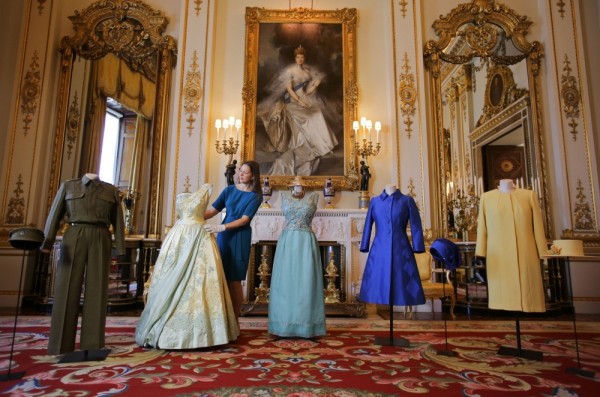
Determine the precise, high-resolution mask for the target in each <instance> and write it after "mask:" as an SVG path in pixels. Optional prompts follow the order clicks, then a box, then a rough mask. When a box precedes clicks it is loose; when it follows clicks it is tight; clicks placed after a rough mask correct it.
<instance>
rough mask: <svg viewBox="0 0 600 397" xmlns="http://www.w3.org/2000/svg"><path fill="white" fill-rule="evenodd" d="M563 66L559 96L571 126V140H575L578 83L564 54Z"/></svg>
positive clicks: (578, 100) (578, 99) (577, 115)
mask: <svg viewBox="0 0 600 397" xmlns="http://www.w3.org/2000/svg"><path fill="white" fill-rule="evenodd" d="M563 64H564V66H563V70H562V76H561V78H560V80H561V97H562V102H563V112H564V114H565V117H566V118H567V119H570V121H569V127H571V131H570V132H571V135H572V136H573V140H574V141H576V140H577V126H578V125H579V124H578V122H577V119H578V118H579V104H580V103H581V95H580V93H579V83H578V82H577V78H575V76H573V75H571V71H572V69H571V62H570V61H569V56H568V55H567V54H565V60H564V63H563Z"/></svg>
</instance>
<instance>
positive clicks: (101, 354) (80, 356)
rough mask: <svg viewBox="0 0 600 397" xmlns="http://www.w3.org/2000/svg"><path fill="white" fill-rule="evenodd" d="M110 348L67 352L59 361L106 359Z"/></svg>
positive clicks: (73, 361)
mask: <svg viewBox="0 0 600 397" xmlns="http://www.w3.org/2000/svg"><path fill="white" fill-rule="evenodd" d="M109 353H110V349H96V350H78V351H74V352H71V353H67V354H65V355H64V356H63V357H62V358H61V359H60V360H58V362H59V363H61V364H62V363H79V362H83V361H104V360H105V359H106V356H108V354H109Z"/></svg>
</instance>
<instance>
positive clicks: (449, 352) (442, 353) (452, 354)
mask: <svg viewBox="0 0 600 397" xmlns="http://www.w3.org/2000/svg"><path fill="white" fill-rule="evenodd" d="M442 269H443V270H444V276H445V277H447V273H446V272H445V270H446V264H445V263H444V262H442ZM442 282H443V283H442V293H443V294H444V298H443V299H444V301H443V303H446V300H447V299H448V297H447V296H446V280H442ZM443 303H442V316H444V340H445V341H446V348H445V349H443V350H437V351H436V353H437V355H438V356H447V357H456V352H455V351H453V350H449V349H448V320H447V319H446V312H445V311H444V305H443ZM432 305H433V303H432Z"/></svg>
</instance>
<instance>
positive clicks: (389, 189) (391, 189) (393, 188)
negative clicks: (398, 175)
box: [385, 184, 398, 194]
mask: <svg viewBox="0 0 600 397" xmlns="http://www.w3.org/2000/svg"><path fill="white" fill-rule="evenodd" d="M396 190H398V188H397V187H396V185H394V184H389V185H385V192H386V193H387V194H392V193H394V192H395V191H396Z"/></svg>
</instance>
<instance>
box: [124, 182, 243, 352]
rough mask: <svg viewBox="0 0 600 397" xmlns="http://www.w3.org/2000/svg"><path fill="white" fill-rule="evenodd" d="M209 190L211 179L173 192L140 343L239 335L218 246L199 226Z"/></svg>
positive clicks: (188, 343) (191, 344)
mask: <svg viewBox="0 0 600 397" xmlns="http://www.w3.org/2000/svg"><path fill="white" fill-rule="evenodd" d="M211 192H212V185H210V184H204V185H203V186H202V187H201V188H200V189H199V190H198V191H197V192H195V193H180V194H178V195H177V200H176V206H177V215H178V219H177V222H176V223H175V225H173V227H172V228H171V230H170V231H169V233H168V234H167V236H166V237H165V240H164V242H163V244H162V246H161V249H160V254H159V255H158V258H157V260H156V264H155V265H154V271H153V272H152V276H151V281H150V288H149V292H148V301H147V303H146V306H145V307H144V311H143V312H142V314H141V316H140V320H139V321H138V325H137V328H136V331H135V341H136V343H137V344H138V345H140V346H144V347H154V348H160V349H194V348H200V347H208V346H214V345H222V344H226V343H228V342H230V341H233V340H235V339H236V338H237V337H238V335H239V328H238V325H237V319H236V316H235V313H234V311H233V306H232V304H231V298H230V296H229V291H228V288H227V281H226V280H225V273H224V272H223V265H222V262H221V256H220V254H219V249H218V247H217V243H216V241H215V237H214V235H213V234H211V233H208V232H207V231H206V230H204V211H205V210H206V206H207V203H208V200H209V198H210V194H211Z"/></svg>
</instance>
